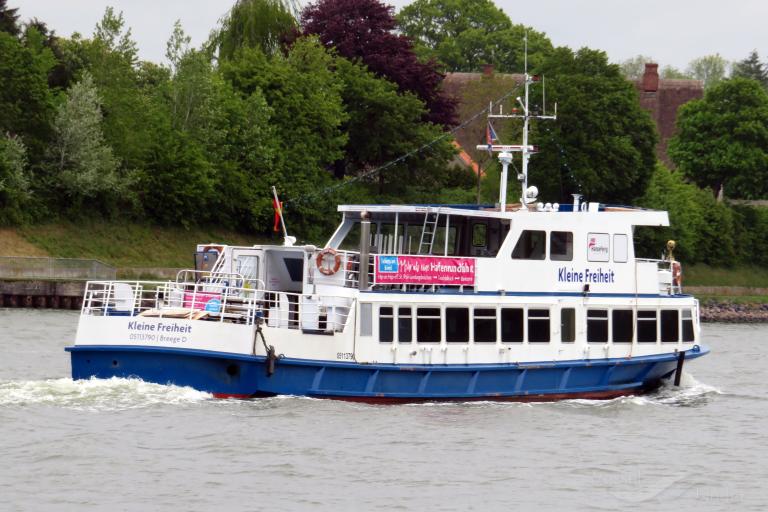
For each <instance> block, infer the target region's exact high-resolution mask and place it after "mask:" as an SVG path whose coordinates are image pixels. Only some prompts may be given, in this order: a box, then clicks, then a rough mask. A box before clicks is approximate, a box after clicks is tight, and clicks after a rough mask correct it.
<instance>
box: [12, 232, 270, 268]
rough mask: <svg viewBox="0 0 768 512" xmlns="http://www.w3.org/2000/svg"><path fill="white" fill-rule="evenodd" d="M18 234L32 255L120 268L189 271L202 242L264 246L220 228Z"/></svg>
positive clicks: (243, 235)
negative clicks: (32, 249) (73, 259)
mask: <svg viewBox="0 0 768 512" xmlns="http://www.w3.org/2000/svg"><path fill="white" fill-rule="evenodd" d="M16 234H17V235H18V236H19V237H21V238H22V239H23V240H24V241H25V242H26V243H28V244H29V245H30V246H32V247H34V248H35V249H36V253H35V254H28V255H29V256H40V255H42V254H43V253H44V254H46V255H48V256H54V257H61V258H94V259H98V260H101V261H103V262H105V263H108V264H110V265H113V266H115V267H118V268H122V267H161V268H189V267H190V266H192V264H193V259H192V254H193V253H194V251H195V245H196V244H198V243H206V242H222V243H227V244H233V245H253V244H255V243H260V242H263V240H259V239H257V238H256V237H253V236H251V235H245V234H242V233H235V232H231V231H226V230H221V229H217V228H199V227H198V228H192V229H183V228H162V227H156V226H146V225H141V224H128V223H120V224H114V223H108V222H89V223H86V224H71V223H58V224H47V225H41V226H26V227H23V228H19V229H17V230H16ZM16 252H18V251H16ZM0 254H2V253H0ZM9 255H10V254H9ZM12 255H15V256H18V255H20V254H12Z"/></svg>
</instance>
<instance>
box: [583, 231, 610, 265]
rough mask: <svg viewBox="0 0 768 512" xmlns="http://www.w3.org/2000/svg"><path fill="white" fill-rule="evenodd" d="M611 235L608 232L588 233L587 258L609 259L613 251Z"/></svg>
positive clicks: (593, 259) (596, 259)
mask: <svg viewBox="0 0 768 512" xmlns="http://www.w3.org/2000/svg"><path fill="white" fill-rule="evenodd" d="M610 246H611V237H610V236H609V235H608V233H589V234H588V235H587V260H589V261H608V260H609V259H610V258H609V256H610V253H611V247H610Z"/></svg>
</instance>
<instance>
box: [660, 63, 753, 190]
mask: <svg viewBox="0 0 768 512" xmlns="http://www.w3.org/2000/svg"><path fill="white" fill-rule="evenodd" d="M669 155H670V157H672V160H673V161H674V162H675V164H676V165H677V168H678V169H679V170H680V172H682V173H683V174H684V175H685V176H686V177H688V178H689V179H690V180H692V181H693V182H695V183H696V184H698V185H699V186H700V187H706V188H709V189H710V190H711V191H712V193H713V195H714V196H718V194H719V193H720V191H721V190H723V191H724V192H725V193H726V194H727V195H728V196H730V197H742V198H747V199H754V198H758V197H765V196H766V194H768V93H766V91H765V90H764V89H763V88H762V87H761V86H760V84H759V83H757V82H756V81H754V80H749V79H746V78H732V79H730V80H724V81H722V82H720V83H719V84H717V85H714V86H712V87H711V88H710V89H708V90H707V91H706V92H705V93H704V97H703V98H702V99H700V100H694V101H691V102H688V103H686V104H685V105H683V106H682V107H680V110H679V111H678V117H677V134H676V135H675V136H674V137H672V139H671V140H670V142H669Z"/></svg>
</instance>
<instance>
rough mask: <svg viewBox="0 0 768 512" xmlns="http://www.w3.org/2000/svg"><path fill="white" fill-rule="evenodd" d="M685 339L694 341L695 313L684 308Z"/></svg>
mask: <svg viewBox="0 0 768 512" xmlns="http://www.w3.org/2000/svg"><path fill="white" fill-rule="evenodd" d="M683 341H694V334H693V315H692V314H691V310H690V309H684V310H683Z"/></svg>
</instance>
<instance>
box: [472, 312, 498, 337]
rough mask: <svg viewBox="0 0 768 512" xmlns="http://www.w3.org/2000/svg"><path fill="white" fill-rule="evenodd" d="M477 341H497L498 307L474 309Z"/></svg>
mask: <svg viewBox="0 0 768 512" xmlns="http://www.w3.org/2000/svg"><path fill="white" fill-rule="evenodd" d="M474 328H475V343H496V309H491V308H483V309H480V308H476V309H475V311H474Z"/></svg>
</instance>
